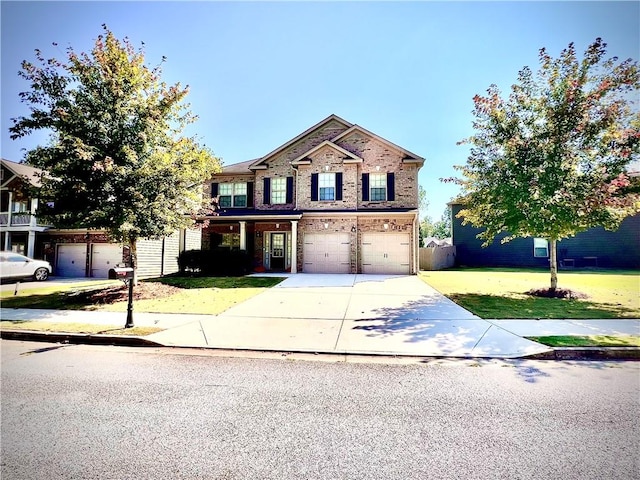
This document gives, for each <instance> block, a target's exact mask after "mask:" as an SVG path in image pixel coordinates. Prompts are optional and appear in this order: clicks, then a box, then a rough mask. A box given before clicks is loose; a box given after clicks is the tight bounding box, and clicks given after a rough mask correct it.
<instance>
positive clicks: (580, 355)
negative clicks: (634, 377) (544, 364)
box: [522, 347, 640, 360]
mask: <svg viewBox="0 0 640 480" xmlns="http://www.w3.org/2000/svg"><path fill="white" fill-rule="evenodd" d="M522 358H526V359H530V360H640V347H554V348H552V350H551V351H549V352H544V353H536V354H534V355H529V356H526V357H522Z"/></svg>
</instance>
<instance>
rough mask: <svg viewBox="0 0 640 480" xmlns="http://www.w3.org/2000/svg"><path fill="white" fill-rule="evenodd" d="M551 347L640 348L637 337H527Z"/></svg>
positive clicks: (639, 338)
mask: <svg viewBox="0 0 640 480" xmlns="http://www.w3.org/2000/svg"><path fill="white" fill-rule="evenodd" d="M526 338H528V339H529V340H533V341H534V342H538V343H542V344H543V345H547V346H549V347H640V336H637V335H619V336H618V335H552V336H543V337H526Z"/></svg>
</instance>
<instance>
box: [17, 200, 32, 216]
mask: <svg viewBox="0 0 640 480" xmlns="http://www.w3.org/2000/svg"><path fill="white" fill-rule="evenodd" d="M28 211H29V201H28V200H15V201H14V202H13V213H22V212H28Z"/></svg>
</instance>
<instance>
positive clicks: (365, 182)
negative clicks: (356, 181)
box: [362, 173, 369, 202]
mask: <svg viewBox="0 0 640 480" xmlns="http://www.w3.org/2000/svg"><path fill="white" fill-rule="evenodd" d="M362 201H364V202H368V201H369V174H368V173H363V174H362Z"/></svg>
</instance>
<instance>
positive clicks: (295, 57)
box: [0, 1, 640, 219]
mask: <svg viewBox="0 0 640 480" xmlns="http://www.w3.org/2000/svg"><path fill="white" fill-rule="evenodd" d="M103 23H106V24H107V25H108V26H109V28H110V29H111V30H112V31H113V32H114V34H115V35H116V36H118V37H119V38H122V37H124V36H128V37H129V38H130V39H131V40H132V42H133V43H134V44H135V45H140V42H141V41H143V42H144V43H145V51H146V59H147V63H148V64H149V65H156V64H158V63H159V62H160V60H161V58H162V56H163V55H164V56H166V57H167V62H166V63H165V65H164V67H163V78H164V79H165V80H166V81H167V82H168V83H175V82H181V83H182V84H183V85H184V84H186V85H189V86H190V88H191V93H190V95H189V97H188V100H189V102H190V104H191V109H192V111H193V112H194V113H196V114H197V115H198V116H199V121H198V122H197V123H196V124H195V125H194V126H193V127H192V128H191V130H190V132H189V133H192V134H193V133H195V134H197V135H198V136H199V137H200V139H201V141H202V143H204V144H206V145H208V146H209V147H210V148H211V149H212V150H213V151H214V153H215V154H216V155H217V156H219V157H221V158H222V159H223V161H224V163H225V164H232V163H236V162H241V161H244V160H249V159H252V158H257V157H260V156H262V155H264V154H266V153H268V152H270V151H272V150H273V149H275V148H276V147H278V146H280V145H281V144H283V143H285V142H287V141H288V140H290V139H291V138H293V137H294V136H296V135H297V134H299V133H301V132H302V131H304V130H306V129H307V128H308V127H310V126H312V125H313V124H315V123H317V122H318V121H320V120H322V119H323V118H325V117H327V116H328V115H330V114H332V113H334V114H336V115H338V116H340V117H342V118H344V119H345V120H347V121H349V122H352V123H356V124H359V125H361V126H363V127H364V128H366V129H368V130H370V131H372V132H374V133H376V134H378V135H380V136H382V137H384V138H386V139H388V140H390V141H392V142H394V143H396V144H398V145H400V146H402V147H404V148H406V149H408V150H410V151H412V152H414V153H416V154H419V155H421V156H423V157H425V158H426V162H425V165H424V167H423V168H422V170H421V173H420V178H419V180H420V184H421V185H422V186H423V187H424V188H425V189H426V191H427V196H428V199H429V201H430V208H429V211H428V214H429V215H430V216H431V217H433V218H434V219H439V217H440V216H441V214H442V212H443V211H444V209H445V205H446V203H447V201H449V200H450V199H451V198H452V197H454V196H455V195H456V194H457V192H458V190H457V187H456V186H454V185H450V184H443V183H441V182H440V181H439V179H440V178H442V177H449V176H452V175H454V173H455V172H454V170H453V168H452V166H453V165H455V164H463V163H464V162H465V161H466V156H467V149H466V147H464V146H457V145H456V142H457V141H459V140H461V139H463V138H465V137H467V136H469V135H471V134H472V126H471V122H472V120H473V118H472V115H471V111H472V109H473V104H472V98H473V96H474V95H475V94H482V93H484V92H485V90H486V89H487V87H488V86H489V85H490V84H492V83H495V84H497V85H498V86H499V87H500V88H501V89H502V91H503V92H508V90H509V87H510V86H511V84H512V83H513V82H514V81H515V79H516V76H517V72H518V71H519V70H520V69H521V68H522V67H523V66H525V65H528V66H530V67H532V68H533V69H537V65H538V50H539V49H540V48H541V47H546V48H547V50H548V52H549V53H550V54H551V55H553V56H557V55H558V54H559V53H560V51H561V50H562V49H563V48H565V47H566V46H567V45H568V43H569V42H575V44H576V47H577V49H578V51H579V52H582V51H584V49H585V47H586V46H587V45H588V44H589V43H591V42H592V41H593V40H594V39H595V38H596V37H602V38H603V39H604V40H605V41H606V42H607V43H608V53H609V54H610V55H611V56H613V55H617V56H618V57H620V58H628V57H631V58H633V59H634V60H638V59H639V58H640V54H639V50H640V46H639V45H640V43H639V42H640V3H638V2H586V3H583V2H539V3H538V2H402V3H400V2H390V3H387V2H353V3H347V2H317V3H315V2H314V3H311V2H278V3H271V2H257V3H253V2H28V1H24V2H7V1H2V4H1V54H2V56H1V62H2V64H1V66H2V68H1V75H2V77H1V81H2V83H1V102H2V103H1V105H2V106H1V118H0V126H1V129H2V137H1V138H2V149H1V154H2V157H3V158H6V159H9V160H14V161H20V160H21V159H22V158H23V153H24V152H23V151H22V149H31V148H33V147H35V146H36V145H37V144H38V143H39V142H41V143H42V142H46V140H47V137H46V135H32V136H31V137H29V138H26V139H21V140H17V141H12V140H10V139H9V136H8V128H9V126H10V125H11V122H10V119H11V118H13V117H17V116H20V115H25V114H27V113H28V112H27V109H26V107H25V105H23V104H21V103H20V101H19V97H18V94H19V92H21V91H24V90H26V89H28V85H27V84H25V83H24V82H23V81H22V80H21V79H20V78H19V77H18V75H17V72H18V70H19V69H20V62H21V61H22V60H24V59H28V60H32V59H33V58H34V54H33V51H34V49H36V48H39V49H41V50H42V51H43V53H44V55H45V56H46V57H50V56H54V57H59V58H63V57H64V49H65V48H66V47H67V46H73V48H74V49H75V50H76V51H78V52H79V51H87V50H90V49H91V47H92V45H93V43H94V41H95V38H96V37H97V35H98V34H100V33H101V27H100V26H101V24H103ZM52 42H57V43H58V47H54V46H52V45H51V44H52Z"/></svg>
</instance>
